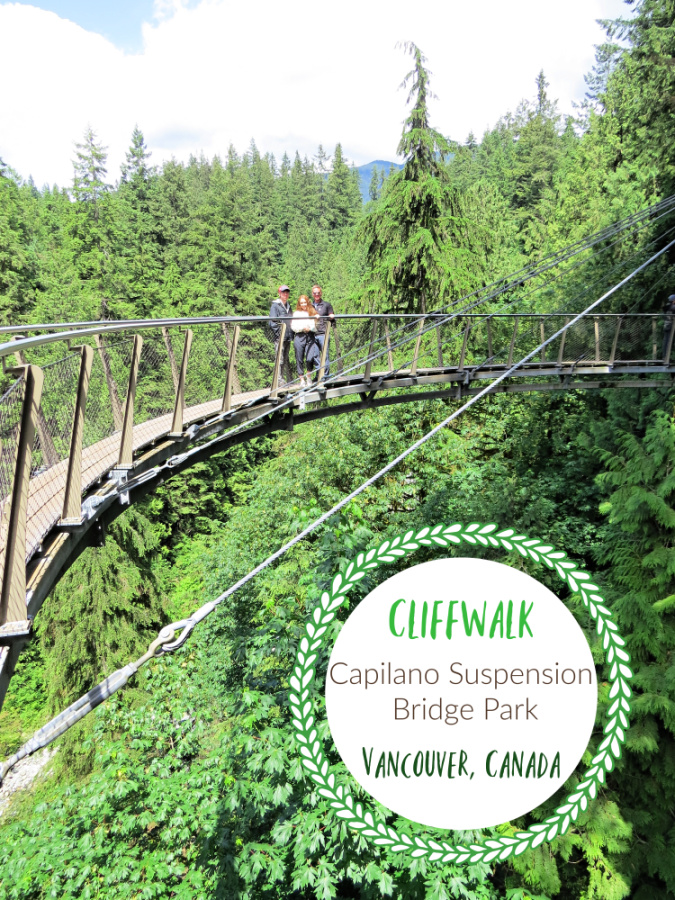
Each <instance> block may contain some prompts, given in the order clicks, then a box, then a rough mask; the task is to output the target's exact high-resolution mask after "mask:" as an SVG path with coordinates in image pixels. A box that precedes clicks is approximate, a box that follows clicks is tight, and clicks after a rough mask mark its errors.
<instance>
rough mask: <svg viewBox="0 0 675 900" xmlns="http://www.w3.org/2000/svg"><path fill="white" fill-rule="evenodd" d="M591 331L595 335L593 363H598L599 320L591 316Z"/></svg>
mask: <svg viewBox="0 0 675 900" xmlns="http://www.w3.org/2000/svg"><path fill="white" fill-rule="evenodd" d="M593 331H594V334H595V361H596V362H600V320H599V319H598V317H597V316H593Z"/></svg>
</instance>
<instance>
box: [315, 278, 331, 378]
mask: <svg viewBox="0 0 675 900" xmlns="http://www.w3.org/2000/svg"><path fill="white" fill-rule="evenodd" d="M312 303H313V304H314V309H315V310H316V311H317V312H318V314H319V315H320V316H321V317H322V318H321V319H319V322H318V323H317V326H316V342H317V344H318V345H319V353H322V352H323V344H324V341H325V340H326V326H327V323H328V321H329V320H330V322H331V324H332V325H334V324H335V313H334V312H333V307H332V306H331V305H330V303H327V302H326V301H325V300H324V299H323V298H322V291H321V288H320V287H319V285H318V284H315V285H314V287H313V288H312ZM328 346H329V347H330V342H329V345H328ZM323 374H324V378H328V376H329V375H330V351H329V350H328V349H327V350H326V368H325V369H324V372H323ZM317 377H318V375H317Z"/></svg>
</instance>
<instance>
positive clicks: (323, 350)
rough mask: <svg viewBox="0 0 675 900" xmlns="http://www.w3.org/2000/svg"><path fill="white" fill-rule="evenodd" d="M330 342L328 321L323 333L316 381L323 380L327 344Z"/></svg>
mask: <svg viewBox="0 0 675 900" xmlns="http://www.w3.org/2000/svg"><path fill="white" fill-rule="evenodd" d="M329 342H330V319H328V320H327V321H326V330H325V331H324V338H323V347H322V348H321V361H320V363H319V375H318V380H319V381H322V380H323V373H324V372H325V370H326V359H327V357H328V344H329Z"/></svg>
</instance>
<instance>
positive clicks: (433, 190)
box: [358, 43, 481, 312]
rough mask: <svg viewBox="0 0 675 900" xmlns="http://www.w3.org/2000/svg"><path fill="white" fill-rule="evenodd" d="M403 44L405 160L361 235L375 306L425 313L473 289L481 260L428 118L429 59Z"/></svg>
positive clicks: (443, 145) (444, 150)
mask: <svg viewBox="0 0 675 900" xmlns="http://www.w3.org/2000/svg"><path fill="white" fill-rule="evenodd" d="M404 49H405V51H406V52H407V53H409V54H410V55H411V56H412V57H413V59H414V68H413V69H412V71H411V72H409V73H408V75H407V76H406V77H405V79H404V81H403V85H402V87H408V86H409V87H410V93H409V95H408V103H411V102H412V109H411V111H410V113H409V114H408V117H407V118H406V120H405V123H404V127H403V133H402V135H401V140H400V142H399V145H398V153H399V154H400V155H402V156H404V157H405V163H404V166H403V169H401V171H399V172H397V173H395V174H394V175H390V177H389V178H388V179H387V181H386V184H385V187H384V190H383V192H382V197H381V199H380V201H379V203H378V205H377V206H375V207H374V208H373V209H371V210H370V211H369V212H368V213H367V215H366V217H365V218H364V220H363V222H362V223H361V225H360V229H359V232H358V234H359V238H360V240H361V241H362V242H363V243H364V246H365V248H366V254H367V258H368V263H369V266H370V268H371V277H372V278H374V282H373V283H372V284H371V286H370V288H369V291H370V294H371V304H372V305H373V306H376V305H377V306H382V307H383V308H385V309H398V310H400V311H403V312H424V311H425V310H426V309H428V308H429V307H432V308H436V307H438V306H440V305H441V301H442V300H443V299H445V298H446V297H448V296H451V297H458V296H461V295H462V294H464V293H466V292H467V291H469V290H471V288H472V287H474V284H475V281H476V278H477V277H478V273H479V272H480V267H481V264H480V261H479V258H478V256H477V254H476V255H474V252H473V251H474V246H473V244H474V241H475V239H476V235H475V228H473V227H472V225H471V224H470V222H469V221H468V219H467V218H466V215H465V209H464V204H463V202H462V198H461V196H460V194H459V193H458V191H457V190H456V189H455V188H454V186H453V185H452V183H451V181H450V180H449V178H448V174H447V170H446V169H445V167H444V165H443V160H444V158H445V156H446V155H447V154H448V153H449V152H450V146H449V144H448V142H447V141H446V139H445V138H444V137H443V136H442V135H441V134H439V132H437V131H435V130H434V129H433V128H432V127H431V125H430V122H429V109H428V100H429V99H430V97H431V96H433V95H431V94H430V93H429V87H428V83H429V74H430V73H429V72H428V70H427V69H426V68H425V63H426V58H425V57H424V55H423V54H422V52H421V51H420V49H419V48H418V47H416V46H415V45H414V44H412V43H409V44H405V45H404Z"/></svg>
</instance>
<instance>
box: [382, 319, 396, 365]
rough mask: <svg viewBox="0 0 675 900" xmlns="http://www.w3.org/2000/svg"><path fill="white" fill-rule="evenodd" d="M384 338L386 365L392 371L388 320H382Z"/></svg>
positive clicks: (392, 357)
mask: <svg viewBox="0 0 675 900" xmlns="http://www.w3.org/2000/svg"><path fill="white" fill-rule="evenodd" d="M384 336H385V337H386V339H387V363H388V365H389V371H390V372H393V371H394V355H393V353H392V352H391V340H390V339H389V320H388V319H385V320H384Z"/></svg>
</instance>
